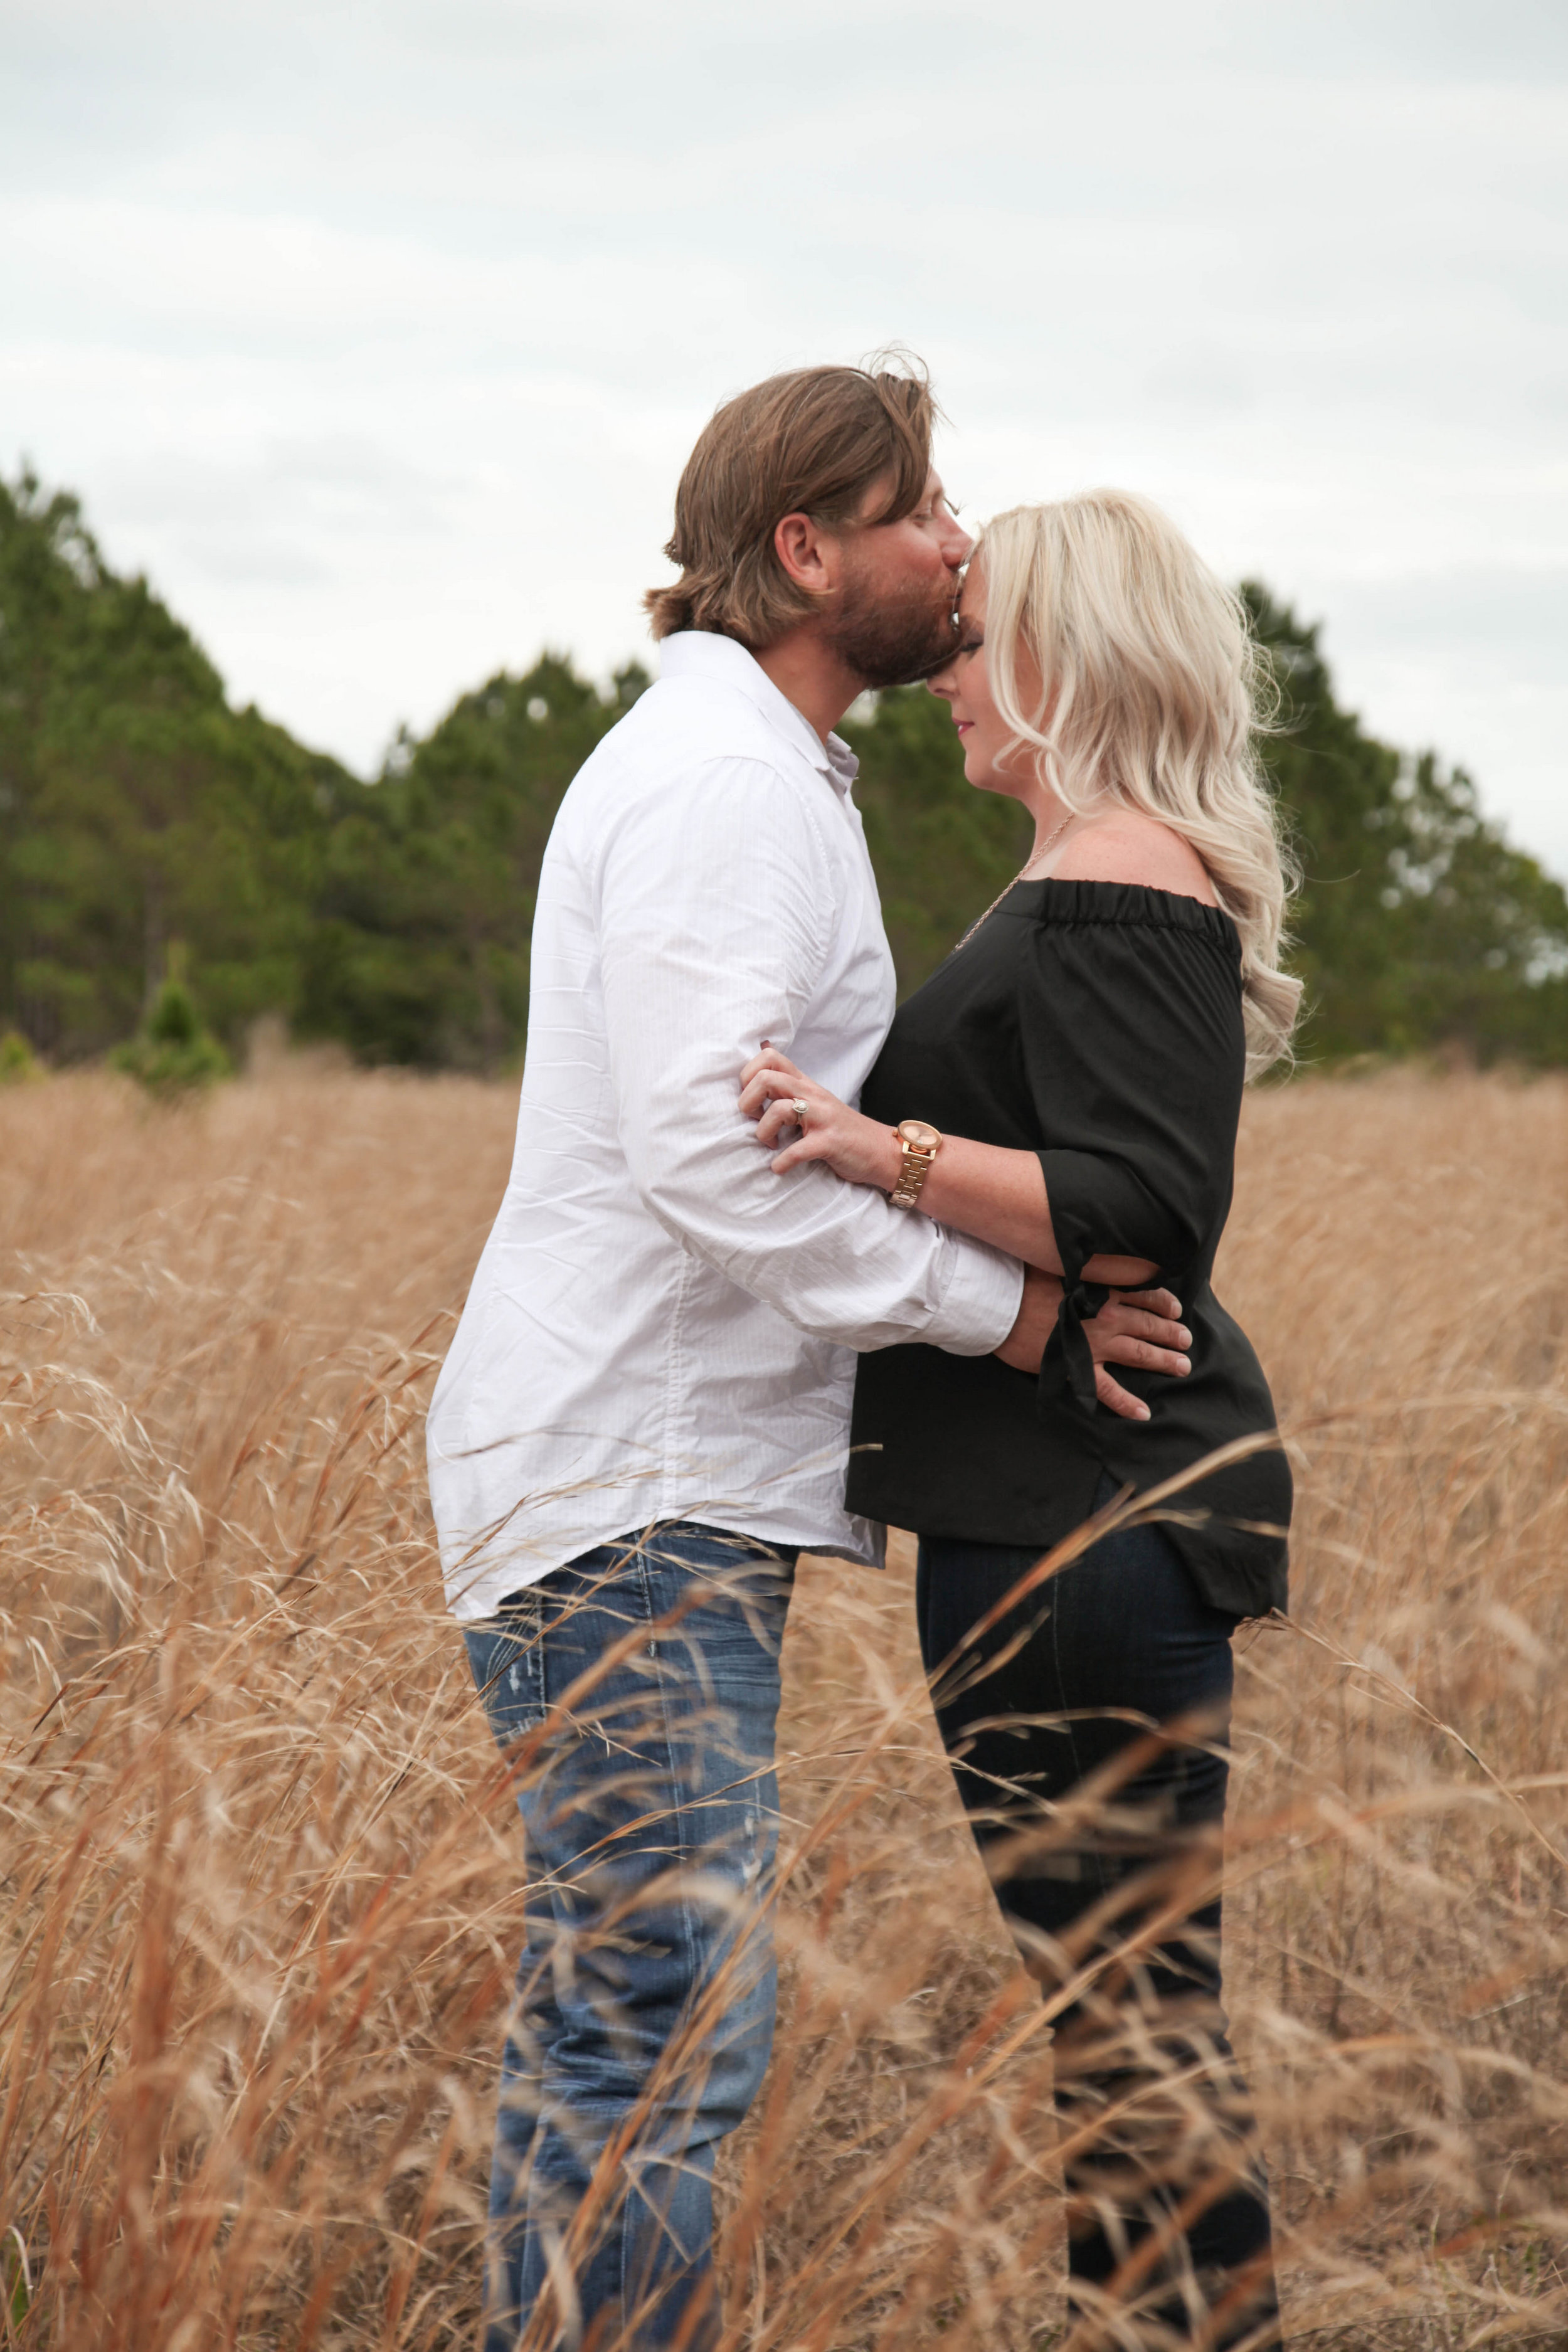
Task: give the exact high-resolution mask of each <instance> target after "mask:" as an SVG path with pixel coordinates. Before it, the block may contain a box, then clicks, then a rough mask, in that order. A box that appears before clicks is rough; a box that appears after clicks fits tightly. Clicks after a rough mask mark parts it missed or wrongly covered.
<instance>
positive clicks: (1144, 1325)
mask: <svg viewBox="0 0 1568 2352" xmlns="http://www.w3.org/2000/svg"><path fill="white" fill-rule="evenodd" d="M1061 1303H1062V1286H1061V1283H1060V1281H1059V1279H1058V1276H1056V1275H1054V1274H1042V1273H1041V1271H1040V1269H1039V1268H1038V1266H1033V1265H1026V1267H1025V1268H1024V1297H1023V1300H1022V1303H1021V1304H1020V1306H1019V1308H1018V1319H1017V1321H1016V1323H1015V1324H1014V1326H1013V1328H1012V1329H1011V1331H1009V1332H1008V1334H1007V1337H1006V1339H1005V1340H1004V1341H1003V1342H1002V1345H1001V1346H1000V1347H999V1348H998V1349H997V1350H996V1353H997V1354H998V1356H1000V1358H1001V1359H1002V1361H1003V1362H1004V1363H1005V1364H1010V1365H1011V1366H1012V1368H1013V1370H1015V1371H1016V1372H1037V1371H1038V1370H1039V1369H1040V1360H1041V1358H1042V1357H1043V1356H1044V1354H1045V1352H1046V1344H1047V1340H1048V1339H1050V1336H1051V1333H1052V1331H1053V1330H1054V1329H1055V1328H1056V1321H1057V1312H1058V1308H1059V1307H1060V1306H1061ZM1083 1329H1084V1336H1085V1338H1086V1339H1088V1341H1089V1354H1090V1355H1091V1356H1092V1357H1093V1358H1094V1385H1095V1391H1096V1393H1097V1394H1098V1396H1099V1398H1100V1403H1101V1404H1103V1405H1106V1406H1108V1407H1109V1408H1110V1411H1111V1412H1115V1413H1120V1414H1121V1418H1122V1420H1123V1421H1147V1420H1148V1418H1149V1408H1148V1406H1147V1405H1146V1404H1145V1403H1144V1402H1142V1398H1140V1397H1135V1396H1132V1395H1131V1394H1130V1393H1129V1392H1128V1391H1127V1390H1126V1389H1124V1388H1123V1387H1122V1386H1121V1382H1120V1381H1116V1380H1113V1379H1112V1377H1111V1375H1110V1371H1109V1370H1107V1369H1106V1368H1107V1366H1108V1365H1110V1364H1126V1365H1129V1366H1132V1367H1136V1369H1137V1370H1140V1371H1147V1372H1165V1373H1168V1374H1169V1375H1170V1376H1171V1377H1172V1378H1173V1379H1175V1380H1181V1379H1184V1377H1185V1375H1186V1374H1187V1373H1188V1372H1190V1371H1191V1370H1192V1368H1193V1367H1192V1359H1191V1358H1190V1357H1189V1356H1188V1355H1187V1354H1186V1353H1185V1352H1184V1351H1185V1349H1188V1348H1189V1347H1190V1346H1191V1345H1192V1334H1191V1333H1190V1332H1189V1331H1188V1330H1187V1328H1186V1327H1185V1325H1184V1323H1183V1321H1182V1303H1181V1301H1180V1299H1179V1298H1174V1297H1172V1295H1171V1293H1170V1292H1169V1291H1168V1290H1123V1291H1120V1292H1118V1293H1117V1295H1116V1296H1115V1297H1112V1298H1109V1299H1107V1301H1106V1303H1105V1305H1104V1306H1103V1307H1101V1308H1100V1313H1099V1314H1098V1315H1096V1316H1093V1317H1091V1318H1090V1319H1089V1321H1088V1322H1087V1323H1085V1325H1084V1327H1083Z"/></svg>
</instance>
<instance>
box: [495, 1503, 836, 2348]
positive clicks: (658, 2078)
mask: <svg viewBox="0 0 1568 2352" xmlns="http://www.w3.org/2000/svg"><path fill="white" fill-rule="evenodd" d="M794 1570H795V1558H794V1555H793V1553H789V1552H784V1553H776V1552H773V1551H769V1550H767V1549H765V1548H764V1547H763V1546H760V1545H758V1544H756V1543H754V1542H752V1541H750V1540H748V1539H747V1538H742V1537H739V1536H733V1535H727V1534H725V1533H724V1532H722V1531H721V1529H719V1528H708V1527H700V1526H696V1525H693V1524H690V1523H689V1522H681V1523H679V1524H675V1525H669V1526H664V1527H658V1528H650V1529H648V1530H647V1531H646V1532H645V1533H644V1534H642V1535H640V1536H628V1537H626V1538H625V1539H624V1540H622V1541H620V1542H617V1543H614V1544H606V1545H604V1546H602V1547H600V1548H599V1549H597V1550H595V1551H592V1552H587V1553H585V1554H584V1556H583V1557H582V1558H581V1559H575V1560H573V1561H571V1562H570V1563H569V1564H568V1565H567V1566H565V1567H563V1568H558V1569H553V1570H552V1571H551V1573H550V1574H549V1576H548V1577H546V1578H545V1579H544V1580H543V1581H542V1583H539V1584H536V1585H531V1586H530V1587H529V1588H528V1589H527V1590H526V1591H522V1592H519V1593H516V1594H514V1595H513V1596H512V1597H511V1599H510V1600H509V1601H505V1602H503V1604H502V1606H501V1608H500V1611H499V1612H498V1613H497V1615H496V1617H495V1618H494V1619H492V1620H490V1621H489V1622H487V1623H485V1624H483V1625H480V1626H476V1627H472V1628H469V1629H468V1630H467V1631H466V1633H465V1640H466V1642H467V1644H468V1660H469V1664H470V1665H471V1666H472V1669H473V1674H474V1680H475V1682H476V1684H477V1685H478V1686H479V1693H480V1696H481V1697H482V1698H483V1701H484V1705H485V1710H486V1713H487V1715H488V1717H489V1723H490V1728H491V1730H492V1731H493V1732H494V1734H495V1737H496V1739H497V1741H498V1742H499V1743H500V1747H501V1748H502V1750H503V1752H504V1753H506V1754H507V1755H508V1756H509V1758H510V1759H512V1760H513V1762H514V1765H515V1769H516V1774H517V1782H516V1785H517V1800H518V1806H519V1810H520V1811H521V1814H522V1819H523V1825H524V1829H525V1831H526V1833H527V1847H526V1855H525V1864H526V1868H527V1873H528V1896H527V1916H528V1934H527V1942H526V1945H525V1947H524V1949H523V1954H522V1958H521V1964H520V1966H519V1969H518V1974H517V1995H516V2000H515V2002H514V2004H513V2008H512V2011H511V2015H510V2022H509V2028H508V2032H507V2038H506V2045H505V2050H504V2053H503V2056H502V2061H501V2085H500V2111H499V2114H498V2117H497V2126H496V2147H495V2162H494V2167H493V2170H492V2173H491V2179H490V2230H491V2235H490V2258H489V2273H490V2275H489V2289H488V2299H487V2311H488V2315H489V2326H488V2330H487V2334H486V2338H485V2352H516V2347H517V2345H518V2343H519V2341H520V2338H521V2336H523V2335H524V2333H526V2341H527V2345H528V2347H529V2352H534V2347H539V2352H547V2347H553V2346H556V2345H558V2344H559V2345H568V2346H574V2347H576V2346H581V2347H583V2352H611V2347H616V2346H621V2345H625V2346H626V2347H631V2346H637V2347H644V2346H648V2347H653V2346H664V2345H679V2346H680V2347H685V2352H702V2347H707V2346H709V2345H710V2343H711V2342H712V2341H713V2340H714V2339H715V2337H716V2336H717V2334H718V2329H719V2311H718V2305H717V2298H716V2294H715V2290H714V2279H713V2269H712V2173H713V2159H714V2155H715V2152H716V2149H717V2147H718V2143H719V2141H720V2140H721V2138H722V2137H724V2135H725V2133H726V2132H730V2131H732V2130H733V2129H734V2128H735V2126H736V2125H737V2124H738V2123H739V2122H740V2121H741V2119H742V2116H744V2115H745V2113H746V2110H747V2108H748V2106H749V2105H750V2104H751V2102H752V2098H753V2097H754V2096H755V2095H756V2091H757V2088H758V2085H759V2084H760V2083H761V2081H762V2078H763V2070H764V2068H765V2067H766V2064H767V2061H768V2053H769V2049H770V2046H771V2044H772V2040H773V2008H774V2000H775V1990H776V1980H775V1971H774V1965H773V1936H772V1925H771V1915H770V1910H769V1905H770V1901H771V1895H772V1881H773V1864H774V1857H775V1853H776V1850H777V1841H778V1818H777V1816H778V1797H777V1787H776V1783H775V1780H774V1777H773V1738H774V1728H775V1725H776V1721H777V1716H778V1701H779V1651H780V1646H781V1643H782V1641H783V1636H784V1618H785V1613H786V1612H787V1610H788V1606H789V1596H790V1588H791V1584H792V1581H793V1577H794Z"/></svg>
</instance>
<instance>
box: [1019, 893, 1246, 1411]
mask: <svg viewBox="0 0 1568 2352" xmlns="http://www.w3.org/2000/svg"><path fill="white" fill-rule="evenodd" d="M1019 1033H1020V1041H1021V1045H1022V1050H1023V1056H1024V1063H1025V1067H1026V1073H1027V1079H1028V1084H1029V1087H1030V1090H1031V1093H1032V1094H1033V1096H1034V1097H1035V1102H1036V1107H1037V1114H1038V1117H1039V1119H1040V1129H1041V1132H1043V1133H1045V1134H1047V1135H1050V1136H1053V1137H1056V1138H1058V1139H1059V1140H1058V1143H1057V1144H1056V1145H1055V1146H1053V1148H1051V1149H1048V1150H1042V1151H1041V1152H1040V1154H1039V1160H1040V1166H1041V1169H1042V1170H1043V1171H1044V1174H1045V1179H1046V1191H1047V1196H1048V1199H1049V1202H1050V1214H1051V1225H1052V1229H1053V1231H1054V1233H1055V1234H1056V1239H1057V1246H1058V1250H1059V1251H1060V1253H1061V1259H1062V1268H1063V1279H1064V1286H1065V1290H1066V1297H1064V1300H1063V1304H1062V1309H1061V1314H1060V1317H1059V1319H1058V1328H1057V1333H1056V1336H1055V1338H1054V1339H1053V1340H1052V1343H1051V1347H1050V1349H1048V1350H1047V1359H1046V1363H1045V1366H1044V1367H1043V1368H1042V1391H1043V1393H1044V1394H1047V1395H1056V1396H1058V1398H1059V1397H1060V1393H1061V1391H1062V1390H1063V1388H1064V1386H1065V1387H1066V1388H1067V1389H1069V1390H1070V1391H1071V1394H1072V1397H1073V1400H1074V1402H1076V1403H1077V1404H1078V1405H1079V1406H1080V1407H1082V1408H1084V1409H1086V1410H1089V1411H1092V1410H1093V1409H1094V1405H1095V1396H1094V1367H1093V1364H1092V1361H1091V1360H1090V1358H1089V1345H1088V1341H1087V1340H1086V1339H1085V1338H1084V1336H1083V1332H1082V1324H1083V1321H1084V1319H1085V1318H1086V1317H1088V1316H1091V1315H1093V1314H1095V1313H1096V1312H1097V1311H1098V1309H1099V1307H1100V1306H1102V1305H1103V1304H1104V1301H1105V1298H1106V1297H1107V1295H1108V1294H1107V1292H1106V1290H1105V1289H1104V1287H1103V1286H1100V1285H1098V1284H1086V1283H1085V1282H1084V1280H1083V1268H1084V1265H1086V1263H1087V1262H1088V1260H1089V1258H1091V1257H1094V1256H1096V1255H1101V1254H1103V1255H1111V1256H1118V1257H1141V1258H1151V1259H1152V1260H1153V1262H1154V1265H1156V1267H1157V1268H1158V1269H1159V1274H1158V1279H1160V1280H1162V1281H1164V1282H1167V1283H1169V1284H1171V1285H1172V1286H1173V1287H1174V1288H1175V1289H1176V1290H1177V1291H1178V1293H1179V1292H1180V1288H1181V1286H1182V1284H1183V1282H1184V1281H1188V1280H1190V1279H1191V1276H1192V1272H1193V1268H1194V1264H1195V1262H1196V1261H1197V1259H1198V1258H1199V1257H1200V1255H1201V1254H1202V1253H1203V1251H1204V1249H1205V1244H1206V1243H1207V1240H1208V1237H1209V1236H1210V1235H1212V1234H1214V1233H1215V1232H1216V1231H1217V1230H1218V1228H1219V1226H1220V1225H1221V1224H1223V1223H1224V1220H1225V1215H1226V1210H1227V1208H1228V1206H1229V1202H1230V1192H1231V1184H1232V1169H1233V1165H1234V1157H1235V1146H1236V1130H1237V1119H1238V1117H1239V1113H1240V1104H1241V1088H1242V1080H1243V1076H1244V1074H1245V1066H1246V1062H1245V1053H1246V1048H1245V1037H1244V1032H1243V1027H1242V1020H1241V996H1240V966H1239V961H1238V959H1237V956H1236V955H1235V954H1234V953H1233V952H1232V951H1230V950H1228V949H1227V948H1226V946H1225V945H1224V944H1222V942H1221V941H1220V940H1216V939H1215V938H1213V937H1211V936H1209V935H1208V934H1207V933H1206V932H1199V931H1192V930H1186V929H1177V928H1171V929H1165V928H1163V927H1161V926H1159V925H1152V924H1142V923H1140V924H1118V923H1114V922H1079V923H1069V922H1064V923H1046V924H1041V925H1039V926H1037V927H1036V928H1035V929H1033V930H1032V931H1031V933H1030V937H1029V943H1028V947H1027V950H1026V954H1025V958H1024V963H1023V967H1022V971H1021V973H1020V1005H1019Z"/></svg>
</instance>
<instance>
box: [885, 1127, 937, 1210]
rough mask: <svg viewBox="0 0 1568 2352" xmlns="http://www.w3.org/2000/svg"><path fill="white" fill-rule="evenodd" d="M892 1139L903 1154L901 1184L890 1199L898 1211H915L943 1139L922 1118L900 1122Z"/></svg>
mask: <svg viewBox="0 0 1568 2352" xmlns="http://www.w3.org/2000/svg"><path fill="white" fill-rule="evenodd" d="M893 1139H894V1141H895V1142H896V1143H897V1144H898V1146H899V1148H900V1150H901V1151H902V1153H903V1155H904V1160H903V1166H902V1167H901V1168H900V1171H899V1181H898V1182H897V1183H896V1184H895V1185H894V1187H893V1189H892V1191H891V1192H889V1195H888V1198H889V1201H891V1202H892V1204H893V1206H894V1208H895V1209H912V1208H913V1207H914V1205H915V1203H916V1202H917V1201H918V1200H919V1199H920V1197H921V1185H922V1184H923V1183H924V1182H925V1180H926V1178H927V1176H928V1175H929V1174H930V1172H931V1161H932V1160H934V1159H935V1158H936V1155H937V1153H938V1152H939V1151H940V1150H942V1138H941V1136H940V1135H939V1134H938V1133H937V1131H936V1129H935V1128H934V1127H928V1126H927V1124H926V1122H925V1120H924V1119H923V1118H905V1119H900V1122H899V1124H898V1126H897V1127H896V1128H895V1129H893Z"/></svg>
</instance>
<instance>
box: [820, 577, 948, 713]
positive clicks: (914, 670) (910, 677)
mask: <svg viewBox="0 0 1568 2352" xmlns="http://www.w3.org/2000/svg"><path fill="white" fill-rule="evenodd" d="M953 602H954V592H953V590H952V587H951V586H949V585H948V584H947V583H945V582H944V583H943V584H942V589H941V591H940V595H939V596H935V597H933V594H932V592H931V589H929V588H921V589H919V590H916V589H910V590H907V591H906V592H905V593H904V594H903V595H901V596H889V594H888V593H886V592H885V591H884V592H883V593H880V594H873V593H871V591H870V590H869V589H868V588H867V587H866V586H865V585H864V583H862V582H860V581H859V580H857V579H855V578H853V577H851V578H849V579H847V580H846V582H845V583H844V586H843V589H842V591H841V593H840V596H839V602H838V609H837V612H836V613H835V614H834V615H833V617H832V619H831V620H830V621H829V622H828V623H827V624H826V627H825V629H824V631H823V635H824V636H825V638H826V642H827V644H828V645H829V646H831V648H832V650H833V651H834V652H835V653H836V654H837V656H838V658H839V660H840V661H841V662H843V663H844V665H845V667H847V669H851V670H853V671H854V673H855V675H856V677H859V678H863V679H864V681H865V683H866V684H867V686H868V687H872V688H880V687H884V686H910V685H912V684H913V683H914V681H915V680H916V679H917V678H921V677H930V675H931V671H932V670H934V669H940V668H941V667H942V664H943V663H944V662H946V661H948V660H950V659H951V658H952V644H953V626H952V614H953Z"/></svg>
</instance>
